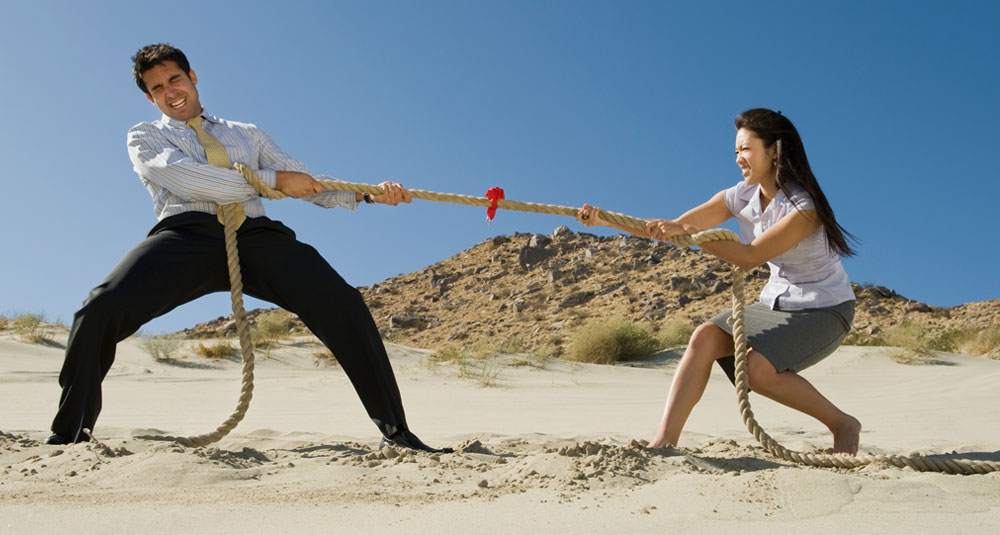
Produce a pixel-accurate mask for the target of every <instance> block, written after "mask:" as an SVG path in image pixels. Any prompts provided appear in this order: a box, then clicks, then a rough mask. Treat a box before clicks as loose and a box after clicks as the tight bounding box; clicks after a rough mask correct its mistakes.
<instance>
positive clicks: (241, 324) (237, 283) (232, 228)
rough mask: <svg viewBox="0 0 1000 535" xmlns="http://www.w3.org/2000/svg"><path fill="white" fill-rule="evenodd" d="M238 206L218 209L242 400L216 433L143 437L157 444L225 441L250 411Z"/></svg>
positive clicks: (250, 381) (251, 359)
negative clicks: (239, 361) (239, 358)
mask: <svg viewBox="0 0 1000 535" xmlns="http://www.w3.org/2000/svg"><path fill="white" fill-rule="evenodd" d="M238 206H239V205H232V204H229V205H216V209H217V210H218V211H219V212H220V213H221V214H222V220H223V228H224V233H225V241H226V263H227V267H228V268H229V295H230V298H231V300H232V303H233V317H234V319H235V320H236V332H237V334H238V335H239V337H240V353H241V355H242V357H243V376H242V381H241V383H240V397H239V400H238V401H237V403H236V409H235V410H234V411H233V413H232V414H231V415H230V416H229V418H227V419H226V421H224V422H222V424H221V425H220V426H219V427H217V428H216V429H215V431H212V432H209V433H205V434H202V435H195V436H190V437H175V436H166V437H160V436H156V437H140V438H147V439H155V440H171V441H174V442H177V443H179V444H181V445H184V446H188V447H192V448H193V447H200V446H206V445H208V444H212V443H214V442H218V441H220V440H222V438H223V437H225V436H226V435H228V434H229V432H230V431H232V430H233V429H234V428H235V427H236V425H237V424H239V423H240V421H242V420H243V417H244V416H246V413H247V410H248V409H249V408H250V400H251V399H252V398H253V370H254V354H253V341H252V340H251V339H250V322H249V321H248V320H247V313H246V310H245V309H244V308H243V274H242V273H241V271H240V253H239V249H238V248H237V244H236V231H237V230H239V220H238V217H239V215H238V214H239V212H240V211H239V210H238V209H236V208H238Z"/></svg>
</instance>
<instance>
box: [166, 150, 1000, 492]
mask: <svg viewBox="0 0 1000 535" xmlns="http://www.w3.org/2000/svg"><path fill="white" fill-rule="evenodd" d="M233 167H234V168H236V169H237V170H238V171H240V173H241V174H242V175H243V176H244V178H246V180H247V182H249V183H250V184H251V185H252V186H253V187H254V188H255V189H257V191H259V192H260V193H261V195H262V196H263V197H266V198H268V199H282V198H284V197H285V195H284V194H283V193H281V192H280V191H277V190H275V189H273V188H271V187H269V186H268V185H267V184H264V182H263V181H262V180H260V178H259V177H258V176H257V173H256V172H255V171H254V170H253V169H252V168H251V167H249V166H247V165H245V164H242V163H236V164H234V166H233ZM319 182H320V184H321V185H322V186H323V187H324V188H325V189H328V190H340V191H352V192H355V193H369V194H376V195H377V194H380V193H382V188H381V187H379V186H372V185H369V184H358V183H353V182H342V181H337V180H320V181H319ZM408 191H409V192H410V195H411V196H412V197H413V198H415V199H423V200H429V201H436V202H448V203H452V204H464V205H469V206H481V207H489V206H491V205H492V202H493V201H491V200H489V199H485V198H483V197H472V196H469V195H458V194H453V193H438V192H433V191H425V190H414V189H411V190H408ZM497 207H498V208H503V209H505V210H517V211H522V212H534V213H542V214H552V215H564V216H570V217H574V216H575V215H576V214H577V212H578V209H577V208H572V207H568V206H556V205H550V204H537V203H527V202H519V201H509V200H504V199H501V200H499V201H497ZM222 209H223V210H224V212H223V214H224V220H225V226H226V256H227V259H228V261H229V276H230V285H231V294H232V301H233V313H234V315H235V316H236V322H237V331H238V332H239V335H240V347H241V349H242V352H243V362H244V366H243V388H242V390H241V395H240V399H239V403H238V405H237V409H236V410H235V411H234V412H233V414H232V415H231V416H230V417H229V419H228V420H226V422H224V423H223V424H222V425H221V426H219V428H218V429H216V431H214V432H212V433H208V434H205V435H199V436H195V437H187V438H182V439H179V440H178V441H180V442H181V443H184V444H188V445H199V446H200V445H204V444H208V443H212V442H215V441H217V440H220V439H221V438H222V437H224V436H225V435H226V434H228V433H229V431H230V430H232V429H233V428H234V427H236V424H237V423H239V421H240V420H242V419H243V416H244V415H245V414H246V410H247V408H248V407H249V404H250V398H251V397H252V393H253V345H252V342H251V340H250V335H249V325H248V323H247V321H246V312H245V311H244V310H243V298H242V288H243V283H242V279H241V277H240V268H239V253H238V251H237V248H236V228H235V227H236V224H235V216H234V215H233V213H232V211H231V210H225V207H222ZM601 217H602V218H604V219H605V220H607V221H609V222H611V223H615V224H618V225H620V226H623V227H626V228H631V229H634V230H638V231H645V230H646V222H645V221H644V220H642V219H638V218H635V217H631V216H627V215H625V214H619V213H616V212H606V211H602V212H601ZM722 240H730V241H739V236H737V235H736V233H734V232H732V231H730V230H727V229H710V230H706V231H702V232H698V233H696V234H691V235H678V236H673V237H671V238H670V240H669V241H671V242H672V243H674V244H675V245H678V246H681V247H690V246H694V245H699V244H701V243H705V242H709V241H722ZM744 281H745V273H744V272H743V270H742V269H740V268H739V267H737V266H734V267H733V285H732V291H733V294H732V307H733V315H732V319H733V342H734V345H735V349H736V351H735V352H736V355H735V357H736V358H735V360H736V366H735V367H736V374H735V375H736V398H737V404H738V407H739V411H740V416H741V417H742V418H743V423H744V425H746V427H747V430H748V431H750V434H752V435H753V436H754V438H755V439H757V441H758V442H759V443H760V444H761V445H762V446H763V447H764V448H765V449H766V450H767V451H769V452H770V453H771V454H772V455H774V456H775V457H778V458H780V459H784V460H788V461H793V462H796V463H799V464H804V465H807V466H818V467H825V468H857V467H860V466H865V465H868V464H885V465H892V466H896V467H899V468H903V467H909V468H912V469H914V470H918V471H934V472H945V473H949V474H986V473H989V472H996V471H1000V463H997V462H993V461H974V460H966V459H947V458H929V457H922V456H901V455H866V456H860V457H848V456H842V455H830V454H821V453H803V452H797V451H793V450H789V449H788V448H786V447H784V446H782V445H781V444H779V443H778V442H777V441H776V440H774V439H773V438H772V437H771V436H770V435H768V434H767V432H766V431H764V429H763V428H762V427H761V426H760V424H759V423H757V420H756V418H755V417H754V415H753V410H752V409H751V408H750V388H749V379H748V375H747V338H746V330H745V316H744V304H745V296H744Z"/></svg>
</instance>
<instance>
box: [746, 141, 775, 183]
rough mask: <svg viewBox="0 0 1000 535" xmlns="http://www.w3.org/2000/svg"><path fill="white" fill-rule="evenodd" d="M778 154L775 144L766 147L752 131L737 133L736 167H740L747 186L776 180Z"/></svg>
mask: <svg viewBox="0 0 1000 535" xmlns="http://www.w3.org/2000/svg"><path fill="white" fill-rule="evenodd" d="M776 153H777V148H776V147H775V146H774V145H773V144H772V145H771V147H765V146H764V142H763V141H762V140H761V139H760V138H759V137H757V135H756V134H754V133H753V131H752V130H747V129H746V128H740V129H739V130H738V131H737V132H736V165H738V166H740V170H741V171H742V172H743V180H744V181H745V182H746V183H747V184H760V183H761V182H762V181H765V180H768V181H773V180H774V174H775V167H774V156H775V154H776Z"/></svg>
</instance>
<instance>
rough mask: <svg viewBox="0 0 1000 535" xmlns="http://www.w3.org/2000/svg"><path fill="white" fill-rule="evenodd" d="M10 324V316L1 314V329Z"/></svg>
mask: <svg viewBox="0 0 1000 535" xmlns="http://www.w3.org/2000/svg"><path fill="white" fill-rule="evenodd" d="M9 325H10V318H8V317H7V316H0V331H2V330H4V329H6V328H7V326H9Z"/></svg>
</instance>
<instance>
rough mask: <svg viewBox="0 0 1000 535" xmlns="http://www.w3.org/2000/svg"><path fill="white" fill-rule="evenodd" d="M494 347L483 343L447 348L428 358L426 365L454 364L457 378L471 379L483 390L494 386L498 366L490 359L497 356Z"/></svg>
mask: <svg viewBox="0 0 1000 535" xmlns="http://www.w3.org/2000/svg"><path fill="white" fill-rule="evenodd" d="M495 347H496V346H494V345H490V344H489V343H485V342H480V343H477V344H473V345H461V346H448V347H445V348H443V349H440V350H438V351H436V352H434V353H433V354H432V355H431V356H430V357H429V358H428V365H429V366H435V365H438V364H455V365H456V366H457V368H458V376H459V377H461V378H464V379H472V380H474V381H476V383H478V384H479V386H482V387H484V388H485V387H489V386H496V383H497V378H498V377H499V375H500V366H499V365H498V364H496V362H495V361H494V359H493V358H492V357H495V356H496V355H497V354H498V352H497V351H496V349H495Z"/></svg>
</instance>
